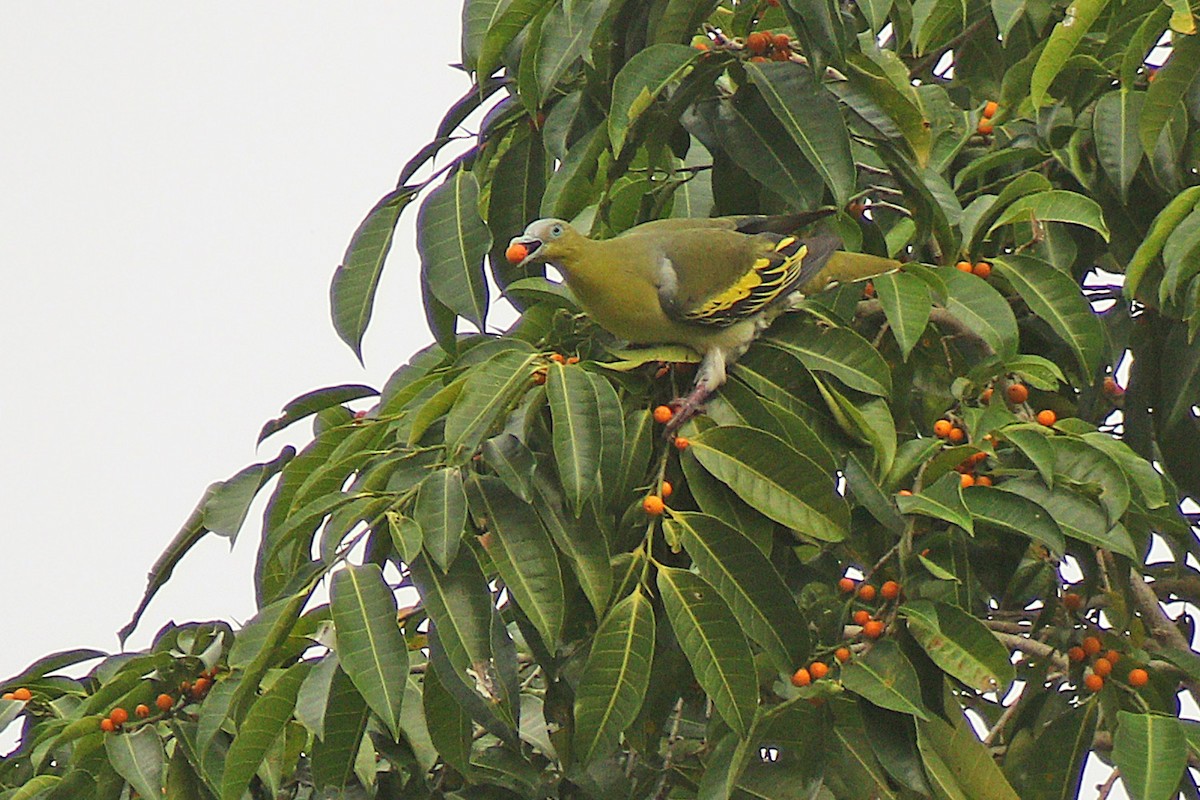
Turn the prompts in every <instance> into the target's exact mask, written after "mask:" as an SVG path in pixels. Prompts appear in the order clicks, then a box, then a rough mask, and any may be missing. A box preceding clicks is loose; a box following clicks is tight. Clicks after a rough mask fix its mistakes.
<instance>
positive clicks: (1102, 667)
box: [1092, 658, 1113, 678]
mask: <svg viewBox="0 0 1200 800" xmlns="http://www.w3.org/2000/svg"><path fill="white" fill-rule="evenodd" d="M1112 669H1113V667H1112V662H1111V661H1109V660H1108V659H1107V658H1097V659H1096V663H1094V664H1092V672H1094V673H1096V674H1097V675H1099V676H1100V677H1101V678H1107V677H1108V676H1109V675H1110V674H1112Z"/></svg>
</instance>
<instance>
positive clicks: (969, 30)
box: [908, 14, 991, 78]
mask: <svg viewBox="0 0 1200 800" xmlns="http://www.w3.org/2000/svg"><path fill="white" fill-rule="evenodd" d="M990 19H991V15H989V14H984V15H983V16H981V17H980V18H979V19H977V20H975V21H974V22H972V23H971V24H970V25H968V26H967V27H965V28H963V31H962V33H960V34H959V35H958V36H955V37H954V38H953V39H951V40H950V41H948V42H946V43H945V44H944V45H942V46H941V47H939V48H938V49H937V50H934V51H933V52H932V53H930V54H929V55H927V56H925V57H924V58H922V59H921V60H920V61H918V62H917V63H916V64H913V65H912V66H911V67H909V70H908V77H909V78H915V77H917V76H918V75H920V74H921V73H922V72H924V71H925V70H926V69H928V68H929V67H930V66H931V65H934V64H937V63H938V61H940V60H941V58H942V56H944V55H945V54H946V53H948V52H949V51H951V50H953V49H954V48H956V47H958V46H959V45H960V44H962V43H963V42H965V41H966V40H967V39H969V38H971V37H972V36H974V35H975V32H976V31H978V30H979V29H980V28H982V27H983V26H984V25H985V24H987V21H988V20H990Z"/></svg>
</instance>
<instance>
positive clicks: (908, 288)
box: [872, 272, 933, 361]
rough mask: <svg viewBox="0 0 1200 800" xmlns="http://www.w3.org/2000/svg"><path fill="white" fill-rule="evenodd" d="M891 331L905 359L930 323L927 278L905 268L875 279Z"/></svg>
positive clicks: (876, 290)
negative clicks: (906, 271)
mask: <svg viewBox="0 0 1200 800" xmlns="http://www.w3.org/2000/svg"><path fill="white" fill-rule="evenodd" d="M872 283H873V284H874V285H875V293H876V294H877V295H878V297H879V303H880V305H882V306H883V313H884V314H886V315H887V320H888V324H889V325H890V326H891V328H892V335H893V336H895V337H896V344H898V345H900V355H901V356H902V357H903V358H904V360H905V361H907V360H908V355H909V353H911V352H912V349H913V348H914V347H916V345H917V340H919V339H920V338H921V334H922V333H924V332H925V326H926V325H928V324H929V312H930V310H931V309H932V307H933V300H932V298H931V297H930V295H929V287H928V285H927V284H926V283H925V281H923V280H921V279H920V278H918V277H916V276H915V275H910V274H908V273H905V272H889V273H887V274H884V275H879V276H876V277H875V278H874V279H872Z"/></svg>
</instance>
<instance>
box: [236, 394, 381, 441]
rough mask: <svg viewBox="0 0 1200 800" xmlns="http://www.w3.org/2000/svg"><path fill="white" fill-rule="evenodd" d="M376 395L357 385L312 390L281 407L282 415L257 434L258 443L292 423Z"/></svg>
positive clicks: (270, 421) (264, 426) (269, 422)
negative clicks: (327, 409)
mask: <svg viewBox="0 0 1200 800" xmlns="http://www.w3.org/2000/svg"><path fill="white" fill-rule="evenodd" d="M378 394H379V392H378V390H376V389H373V388H371V387H370V386H364V385H362V384H358V383H348V384H343V385H341V386H327V387H325V388H324V389H314V390H312V391H311V392H305V393H304V394H302V395H300V396H299V397H297V398H295V399H294V400H290V401H289V402H288V404H287V405H285V406H284V407H283V413H281V414H280V415H279V416H278V417H276V418H275V419H272V420H268V421H267V422H266V424H264V425H263V426H262V430H261V431H259V432H258V443H259V444H262V443H263V440H264V439H266V438H267V437H268V436H271V435H272V434H275V433H278V432H279V431H281V430H283V429H284V428H286V427H288V426H289V425H291V424H292V423H295V422H299V421H300V420H302V419H305V418H306V417H309V416H312V415H313V414H316V413H317V412H319V411H323V410H325V409H326V408H332V407H333V406H340V405H342V404H343V403H348V402H350V401H351V400H358V399H360V398H363V397H375V396H377V395H378Z"/></svg>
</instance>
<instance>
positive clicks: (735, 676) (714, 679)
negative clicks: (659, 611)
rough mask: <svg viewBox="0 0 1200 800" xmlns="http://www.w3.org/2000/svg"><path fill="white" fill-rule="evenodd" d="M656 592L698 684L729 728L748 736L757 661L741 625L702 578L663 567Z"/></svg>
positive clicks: (755, 700)
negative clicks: (751, 652)
mask: <svg viewBox="0 0 1200 800" xmlns="http://www.w3.org/2000/svg"><path fill="white" fill-rule="evenodd" d="M658 591H659V594H660V595H661V596H662V600H663V606H664V607H665V609H666V612H667V618H668V619H669V620H670V621H671V628H672V629H673V630H674V631H675V636H676V638H677V639H678V640H679V647H680V648H681V649H682V650H683V653H684V655H686V656H687V659H688V661H689V662H690V663H691V665H692V672H693V674H694V675H695V676H696V681H697V682H698V683H699V684H700V687H701V688H702V689H704V691H705V693H707V694H708V696H709V697H710V698H712V701H713V705H714V706H716V709H717V713H718V714H720V715H721V718H722V719H723V720H725V724H726V725H728V726H729V727H730V728H732V729H733V730H735V731H737V733H738V734H739V735H740V736H745V735H746V733H747V732H748V731H749V730H750V724H751V722H752V721H753V720H754V713H755V709H757V707H758V679H757V677H756V675H755V671H754V657H753V656H752V655H751V654H750V645H749V644H747V642H746V637H745V636H744V635H743V634H742V629H741V625H740V624H739V623H738V621H737V619H736V618H735V617H734V616H733V612H732V611H730V610H729V606H727V605H726V604H725V601H724V600H722V599H721V595H720V594H719V593H718V592H717V590H716V589H714V588H713V587H712V586H710V585H709V584H708V583H707V582H706V581H705V580H704V579H703V578H701V577H699V576H698V575H694V574H693V573H691V572H688V571H686V570H682V569H673V568H671V567H660V568H659V570H658Z"/></svg>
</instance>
